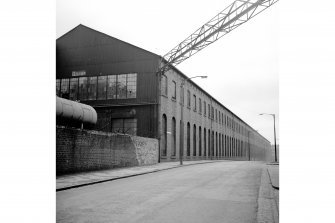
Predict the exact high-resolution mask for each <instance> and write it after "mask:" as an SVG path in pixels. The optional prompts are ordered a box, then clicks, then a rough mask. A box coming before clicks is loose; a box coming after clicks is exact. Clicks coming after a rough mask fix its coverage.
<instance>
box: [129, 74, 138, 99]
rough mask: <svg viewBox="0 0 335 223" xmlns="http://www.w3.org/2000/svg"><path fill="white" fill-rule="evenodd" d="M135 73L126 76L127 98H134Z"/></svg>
mask: <svg viewBox="0 0 335 223" xmlns="http://www.w3.org/2000/svg"><path fill="white" fill-rule="evenodd" d="M136 85H137V74H128V76H127V98H136Z"/></svg>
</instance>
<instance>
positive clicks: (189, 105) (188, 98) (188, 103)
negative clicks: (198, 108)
mask: <svg viewBox="0 0 335 223" xmlns="http://www.w3.org/2000/svg"><path fill="white" fill-rule="evenodd" d="M187 107H188V108H190V107H191V92H190V91H189V90H187Z"/></svg>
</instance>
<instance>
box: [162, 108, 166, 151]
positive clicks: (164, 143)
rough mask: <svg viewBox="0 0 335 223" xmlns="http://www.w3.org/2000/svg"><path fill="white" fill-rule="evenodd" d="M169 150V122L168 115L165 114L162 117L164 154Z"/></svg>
mask: <svg viewBox="0 0 335 223" xmlns="http://www.w3.org/2000/svg"><path fill="white" fill-rule="evenodd" d="M166 151H167V123H166V115H165V114H163V118H162V156H166Z"/></svg>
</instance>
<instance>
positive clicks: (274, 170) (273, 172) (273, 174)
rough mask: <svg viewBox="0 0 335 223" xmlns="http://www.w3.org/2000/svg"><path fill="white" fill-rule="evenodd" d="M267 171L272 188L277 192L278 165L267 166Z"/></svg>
mask: <svg viewBox="0 0 335 223" xmlns="http://www.w3.org/2000/svg"><path fill="white" fill-rule="evenodd" d="M267 169H268V173H269V177H270V181H271V184H272V187H273V188H275V189H277V190H279V164H278V163H270V164H267Z"/></svg>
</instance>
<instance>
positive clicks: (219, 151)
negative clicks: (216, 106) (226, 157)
mask: <svg viewBox="0 0 335 223" xmlns="http://www.w3.org/2000/svg"><path fill="white" fill-rule="evenodd" d="M219 117H221V115H219ZM221 149H222V148H221V133H219V155H218V156H219V157H221Z"/></svg>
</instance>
